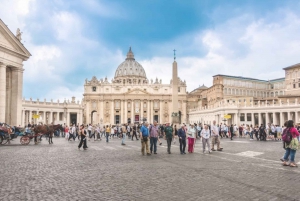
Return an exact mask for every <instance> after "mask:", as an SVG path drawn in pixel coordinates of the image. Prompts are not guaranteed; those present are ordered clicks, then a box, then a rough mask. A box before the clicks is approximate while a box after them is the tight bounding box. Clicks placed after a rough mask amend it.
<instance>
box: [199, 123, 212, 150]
mask: <svg viewBox="0 0 300 201" xmlns="http://www.w3.org/2000/svg"><path fill="white" fill-rule="evenodd" d="M200 136H201V137H202V145H203V153H205V147H206V145H207V148H208V153H210V143H209V138H210V130H209V129H208V126H207V125H204V128H203V129H202V131H201V134H200Z"/></svg>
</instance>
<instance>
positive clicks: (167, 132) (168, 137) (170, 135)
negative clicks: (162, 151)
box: [164, 123, 174, 154]
mask: <svg viewBox="0 0 300 201" xmlns="http://www.w3.org/2000/svg"><path fill="white" fill-rule="evenodd" d="M164 132H165V138H166V140H167V144H168V154H171V144H172V139H173V138H174V132H173V128H172V126H170V123H166V127H165V129H164Z"/></svg>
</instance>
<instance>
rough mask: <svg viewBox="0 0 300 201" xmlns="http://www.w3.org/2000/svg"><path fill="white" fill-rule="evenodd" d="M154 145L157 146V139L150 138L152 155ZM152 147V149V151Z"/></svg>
mask: <svg viewBox="0 0 300 201" xmlns="http://www.w3.org/2000/svg"><path fill="white" fill-rule="evenodd" d="M156 144H157V137H151V138H150V151H151V153H152V150H153V151H154V153H156ZM153 147H154V149H153Z"/></svg>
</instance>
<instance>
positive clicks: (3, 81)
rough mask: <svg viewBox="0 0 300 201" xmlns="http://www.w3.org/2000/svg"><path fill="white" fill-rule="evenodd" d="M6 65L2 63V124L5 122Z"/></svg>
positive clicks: (0, 90)
mask: <svg viewBox="0 0 300 201" xmlns="http://www.w3.org/2000/svg"><path fill="white" fill-rule="evenodd" d="M5 103H6V65H4V64H2V63H0V122H5V109H6V104H5Z"/></svg>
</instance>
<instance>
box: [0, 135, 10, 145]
mask: <svg viewBox="0 0 300 201" xmlns="http://www.w3.org/2000/svg"><path fill="white" fill-rule="evenodd" d="M8 142H9V137H4V136H1V144H6V143H8Z"/></svg>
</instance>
